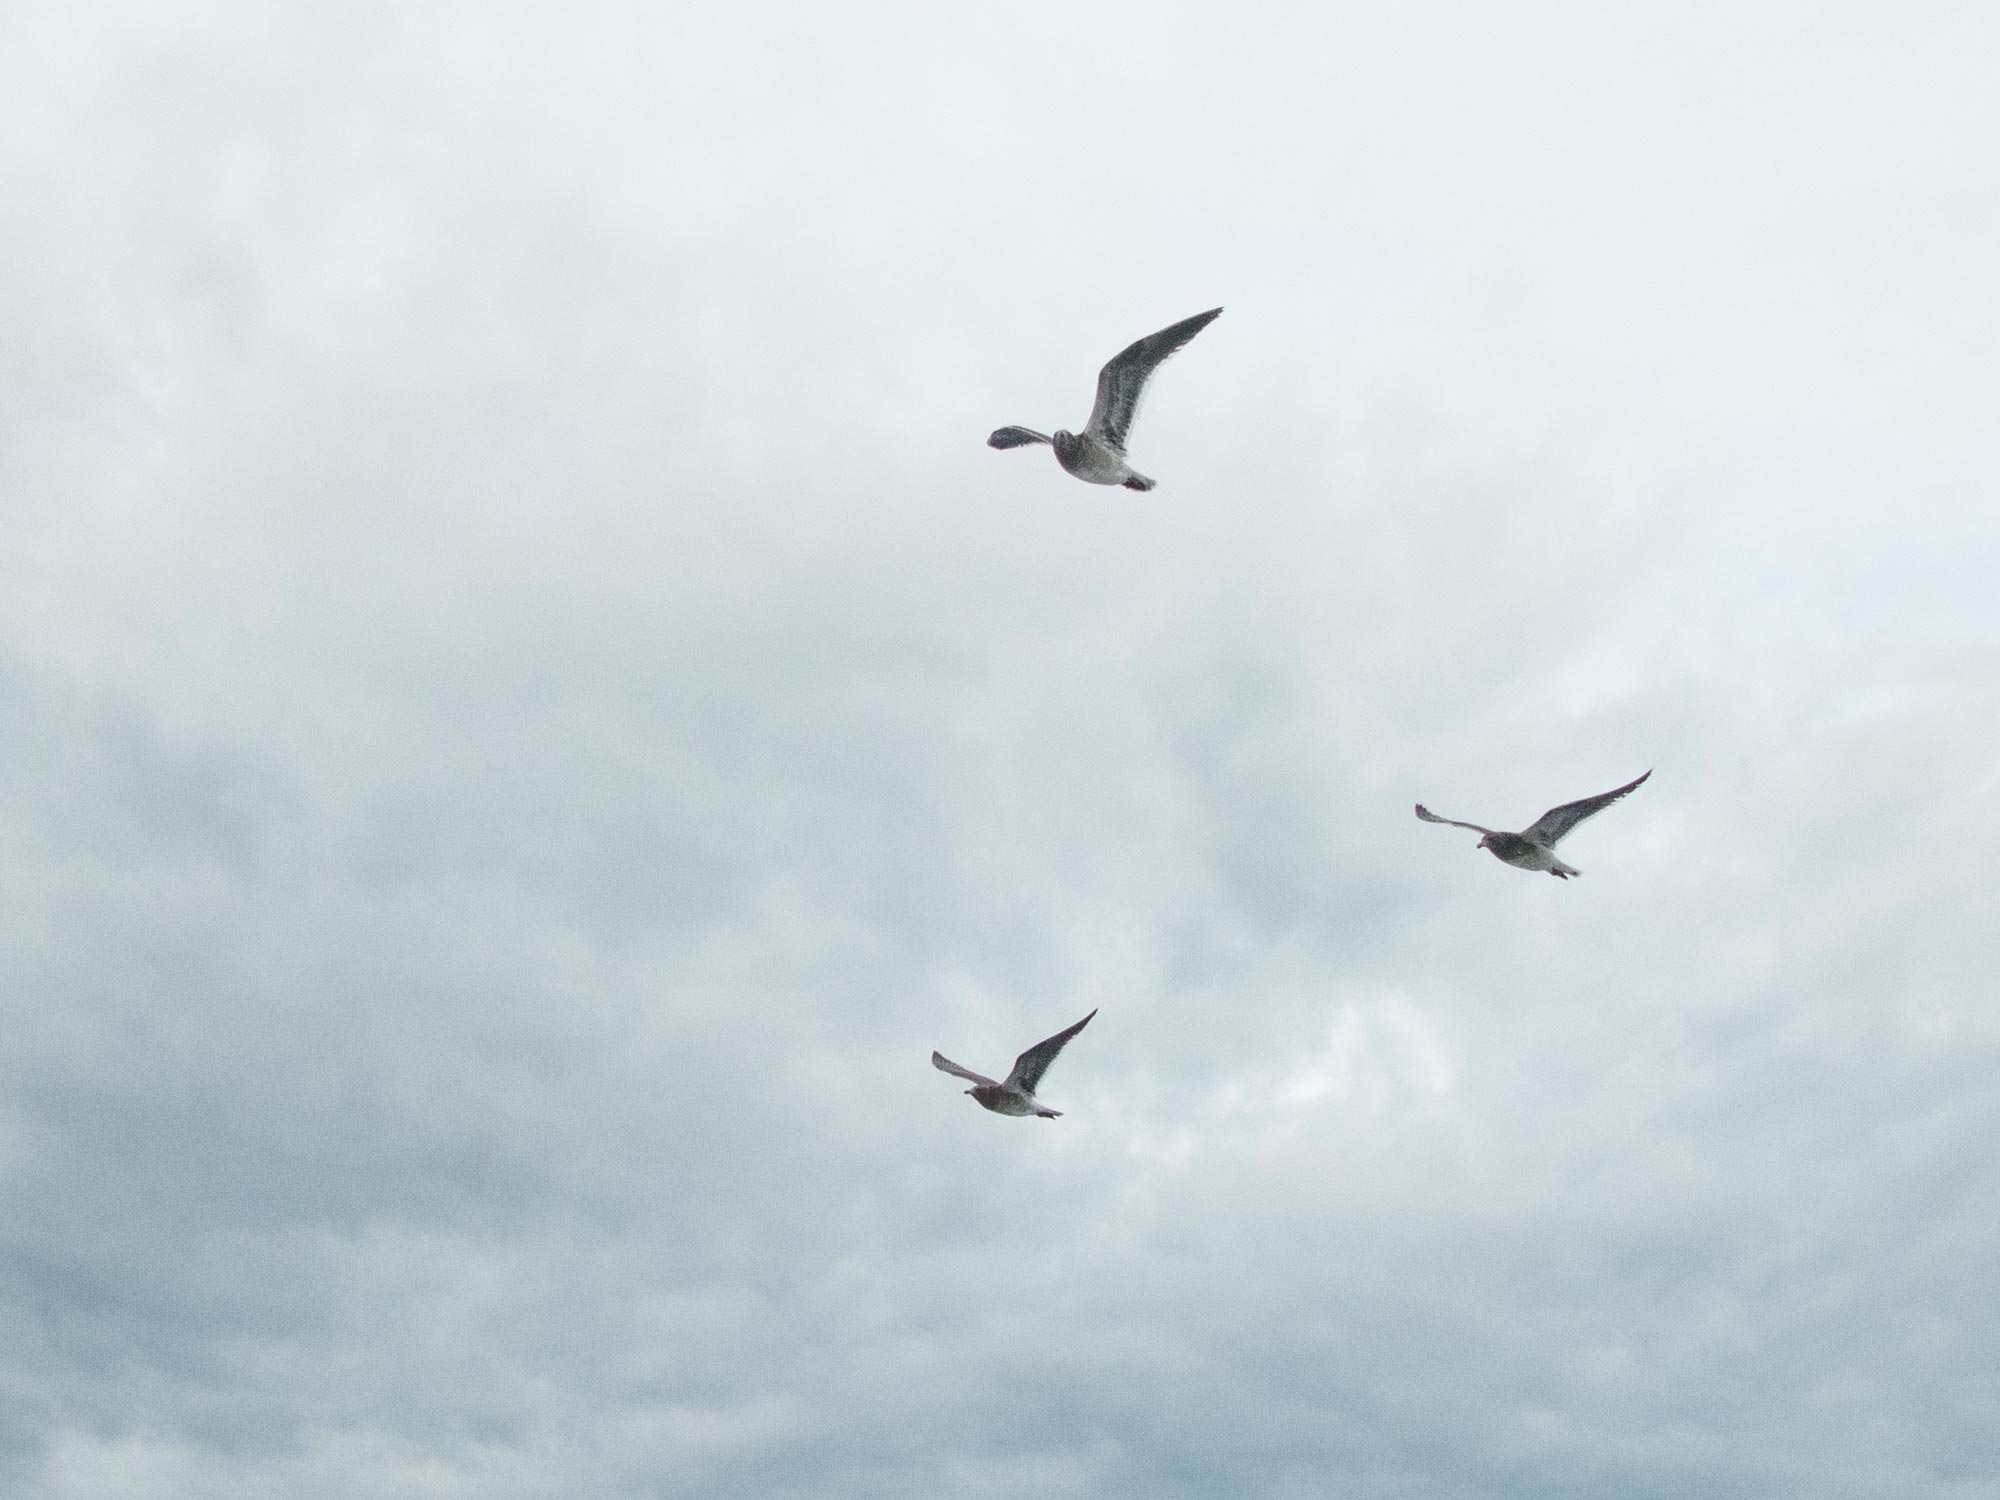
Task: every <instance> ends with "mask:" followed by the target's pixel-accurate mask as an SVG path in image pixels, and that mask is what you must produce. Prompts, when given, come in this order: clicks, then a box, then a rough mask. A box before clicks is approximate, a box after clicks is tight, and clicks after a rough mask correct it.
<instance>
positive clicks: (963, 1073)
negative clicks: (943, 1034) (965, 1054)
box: [931, 1052, 999, 1089]
mask: <svg viewBox="0 0 2000 1500" xmlns="http://www.w3.org/2000/svg"><path fill="white" fill-rule="evenodd" d="M931 1066H932V1067H934V1068H936V1069H937V1070H938V1071H939V1072H940V1073H956V1074H957V1075H958V1076H959V1077H960V1078H963V1079H965V1080H966V1081H967V1082H969V1083H978V1084H984V1085H985V1086H986V1087H987V1088H989V1089H990V1088H998V1087H999V1085H998V1084H996V1083H994V1081H993V1080H992V1079H990V1078H988V1077H987V1076H986V1075H985V1074H984V1073H975V1072H973V1071H972V1069H970V1068H961V1067H960V1066H959V1065H958V1064H957V1063H955V1062H953V1061H952V1060H951V1059H950V1058H948V1057H946V1056H945V1055H944V1054H943V1053H942V1052H933V1053H932V1054H931Z"/></svg>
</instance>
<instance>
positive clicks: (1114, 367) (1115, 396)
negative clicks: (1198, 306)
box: [995, 307, 1222, 453]
mask: <svg viewBox="0 0 2000 1500" xmlns="http://www.w3.org/2000/svg"><path fill="white" fill-rule="evenodd" d="M1221 316H1222V309H1221V308H1219V307H1211V308H1210V309H1209V310H1208V311H1207V312H1205V313H1196V314H1195V315H1194V316H1193V317H1191V318H1183V319H1181V321H1180V322H1178V323H1176V324H1174V325H1173V327H1171V328H1162V329H1161V330H1160V331H1159V332H1158V333H1149V334H1147V335H1146V337H1144V338H1142V339H1140V340H1139V341H1138V342H1137V343H1136V344H1129V345H1127V346H1126V347H1125V348H1124V349H1122V350H1120V351H1119V352H1118V353H1117V354H1116V355H1114V356H1113V357H1112V358H1111V360H1110V361H1109V362H1108V363H1106V365H1105V366H1104V368H1103V369H1102V370H1099V371H1098V372H1097V404H1096V405H1095V406H1093V407H1092V408H1091V409H1090V425H1089V426H1088V427H1086V428H1084V429H1083V430H1084V434H1085V435H1086V436H1088V437H1094V438H1097V439H1098V440H1099V441H1101V442H1106V443H1109V444H1110V445H1111V446H1112V447H1114V448H1116V449H1117V450H1118V451H1119V452H1120V453H1123V452H1124V451H1125V434H1126V433H1128V432H1130V431H1131V430H1132V419H1133V418H1134V417H1136V416H1138V415H1139V398H1140V397H1141V396H1143V395H1144V394H1145V392H1146V382H1147V381H1148V380H1150V379H1151V378H1152V374H1153V371H1154V370H1156V369H1158V368H1159V367H1160V365H1161V363H1162V362H1163V361H1165V360H1166V359H1167V358H1168V357H1169V356H1170V355H1172V354H1173V353H1174V352H1175V351H1177V350H1179V349H1181V348H1183V347H1185V345H1186V344H1187V341H1188V340H1189V339H1191V338H1193V337H1194V336H1195V335H1196V334H1197V333H1200V332H1201V331H1202V329H1204V328H1206V327H1208V325H1209V324H1211V323H1213V322H1214V321H1215V320H1216V319H1217V318H1219V317H1221ZM995 435H996V436H997V435H998V434H995Z"/></svg>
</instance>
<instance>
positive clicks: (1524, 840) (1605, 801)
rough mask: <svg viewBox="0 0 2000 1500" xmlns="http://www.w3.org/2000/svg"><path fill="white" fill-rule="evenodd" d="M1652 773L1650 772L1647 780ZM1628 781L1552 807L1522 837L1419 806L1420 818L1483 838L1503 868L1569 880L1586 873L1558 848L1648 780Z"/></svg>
mask: <svg viewBox="0 0 2000 1500" xmlns="http://www.w3.org/2000/svg"><path fill="white" fill-rule="evenodd" d="M1652 774H1653V773H1652V772H1651V771H1648V772H1647V773H1646V776H1651V775H1652ZM1646 776H1641V777H1640V778H1639V780H1638V781H1628V782H1626V783H1625V785H1623V786H1621V787H1620V788H1618V790H1617V791H1615V792H1606V793H1604V795H1603V796H1601V797H1585V798H1583V799H1582V800H1581V801H1577V802H1565V803H1564V804H1563V805H1562V806H1561V807H1552V808H1550V809H1549V810H1548V811H1547V812H1545V813H1543V814H1542V815H1541V816H1540V817H1539V818H1537V819H1535V822H1534V826H1533V827H1530V828H1524V829H1522V830H1521V831H1520V832H1519V833H1496V832H1494V831H1493V830H1492V829H1491V828H1481V827H1480V826H1479V825H1478V824H1477V823H1461V822H1459V821H1458V820H1457V819H1456V818H1440V817H1439V816H1438V815H1437V814H1436V813H1434V812H1432V811H1431V810H1430V809H1429V808H1428V807H1425V806H1424V805H1423V803H1421V802H1419V803H1418V804H1417V816H1418V817H1420V818H1422V819H1423V820H1424V821H1425V822H1426V823H1449V824H1450V825H1451V826H1452V827H1453V828H1470V829H1471V830H1472V831H1473V832H1474V833H1479V834H1484V835H1485V837H1484V838H1482V839H1481V840H1480V841H1479V847H1480V848H1482V849H1491V850H1492V851H1493V857H1494V858H1495V859H1497V860H1499V861H1500V862H1501V863H1502V864H1509V865H1512V866H1514V868H1515V869H1517V870H1547V871H1548V872H1549V873H1550V874H1551V875H1553V876H1555V878H1556V879H1558V880H1567V879H1569V878H1570V876H1572V875H1581V874H1582V873H1583V871H1581V870H1579V869H1577V868H1576V866H1574V865H1566V864H1564V863H1563V862H1562V861H1561V860H1559V859H1557V858H1556V845H1557V844H1559V843H1561V842H1562V840H1563V836H1564V835H1565V834H1567V833H1568V832H1569V831H1570V830H1571V829H1572V828H1574V827H1576V825H1577V824H1579V823H1581V822H1582V821H1583V820H1584V819H1585V818H1588V817H1591V816H1592V815H1594V814H1596V813H1600V812H1603V811H1604V809H1605V808H1607V807H1609V806H1610V805H1611V804H1612V803H1614V802H1616V801H1617V800H1618V799H1619V798H1620V797H1622V796H1624V795H1625V794H1626V793H1627V792H1629V791H1631V790H1632V789H1633V788H1635V787H1637V786H1638V785H1639V783H1640V782H1643V781H1644V780H1645V779H1646Z"/></svg>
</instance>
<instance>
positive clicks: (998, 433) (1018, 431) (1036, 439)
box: [986, 427, 1049, 448]
mask: <svg viewBox="0 0 2000 1500" xmlns="http://www.w3.org/2000/svg"><path fill="white" fill-rule="evenodd" d="M1048 441H1049V439H1048V438H1047V437H1045V436H1044V435H1043V434H1041V433H1039V432H1037V431H1035V429H1034V428H1032V427H1001V428H998V429H996V430H995V431H994V433H993V435H992V436H991V437H989V438H988V439H987V440H986V446H987V447H989V448H1025V447H1026V446H1027V445H1028V444H1030V443H1046V442H1048Z"/></svg>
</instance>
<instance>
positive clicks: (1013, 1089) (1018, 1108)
mask: <svg viewBox="0 0 2000 1500" xmlns="http://www.w3.org/2000/svg"><path fill="white" fill-rule="evenodd" d="M1096 1014H1097V1012H1096V1011H1094V1010H1093V1011H1092V1012H1091V1013H1090V1016H1094V1015H1096ZM1090 1016H1085V1017H1084V1018H1083V1019H1082V1020H1081V1021H1078V1022H1077V1023H1076V1024H1075V1025H1074V1026H1072V1027H1070V1028H1069V1029H1068V1030H1066V1031H1058V1032H1057V1033H1056V1034H1055V1035H1054V1036H1052V1037H1050V1038H1049V1039H1048V1040H1047V1041H1042V1042H1037V1043H1035V1045H1034V1046H1032V1047H1030V1048H1029V1049H1028V1050H1027V1051H1026V1052H1023V1053H1022V1054H1021V1055H1020V1056H1019V1057H1017V1058H1015V1059H1014V1071H1013V1072H1011V1073H1009V1074H1008V1075H1007V1081H1006V1082H1005V1083H995V1082H994V1081H993V1080H992V1079H990V1078H988V1077H987V1076H986V1075H985V1074H984V1073H975V1072H973V1071H972V1070H971V1069H970V1068H961V1067H960V1066H959V1065H958V1064H957V1063H955V1062H953V1061H952V1060H951V1059H950V1058H948V1057H946V1056H945V1055H944V1054H943V1053H942V1052H933V1053H932V1054H931V1066H932V1067H934V1068H936V1069H937V1070H938V1071H939V1072H941V1073H954V1074H956V1075H957V1076H958V1077H960V1078H964V1079H967V1080H969V1081H970V1082H971V1083H972V1085H973V1087H971V1088H969V1089H967V1090H966V1093H968V1094H970V1095H972V1097H973V1098H974V1099H977V1100H978V1101H979V1102H980V1103H981V1104H983V1105H984V1106H985V1107H986V1108H988V1109H990V1110H992V1111H993V1112H994V1113H995V1114H996V1115H1039V1116H1041V1118H1042V1119H1044V1120H1053V1119H1055V1118H1056V1117H1057V1116H1058V1115H1060V1114H1061V1113H1062V1111H1061V1110H1059V1109H1050V1108H1049V1107H1048V1106H1047V1105H1046V1104H1044V1103H1042V1101H1041V1100H1039V1099H1037V1098H1036V1097H1035V1085H1036V1084H1038V1083H1040V1082H1041V1081H1042V1075H1043V1074H1044V1073H1046V1072H1048V1070H1049V1064H1050V1063H1052V1062H1054V1061H1055V1060H1056V1054H1057V1053H1058V1052H1060V1051H1062V1049H1063V1048H1064V1047H1067V1046H1068V1045H1069V1039H1070V1038H1071V1037H1073V1036H1075V1035H1076V1034H1077V1033H1078V1032H1079V1031H1081V1030H1083V1028H1084V1027H1086V1026H1088V1025H1089V1024H1090Z"/></svg>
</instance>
